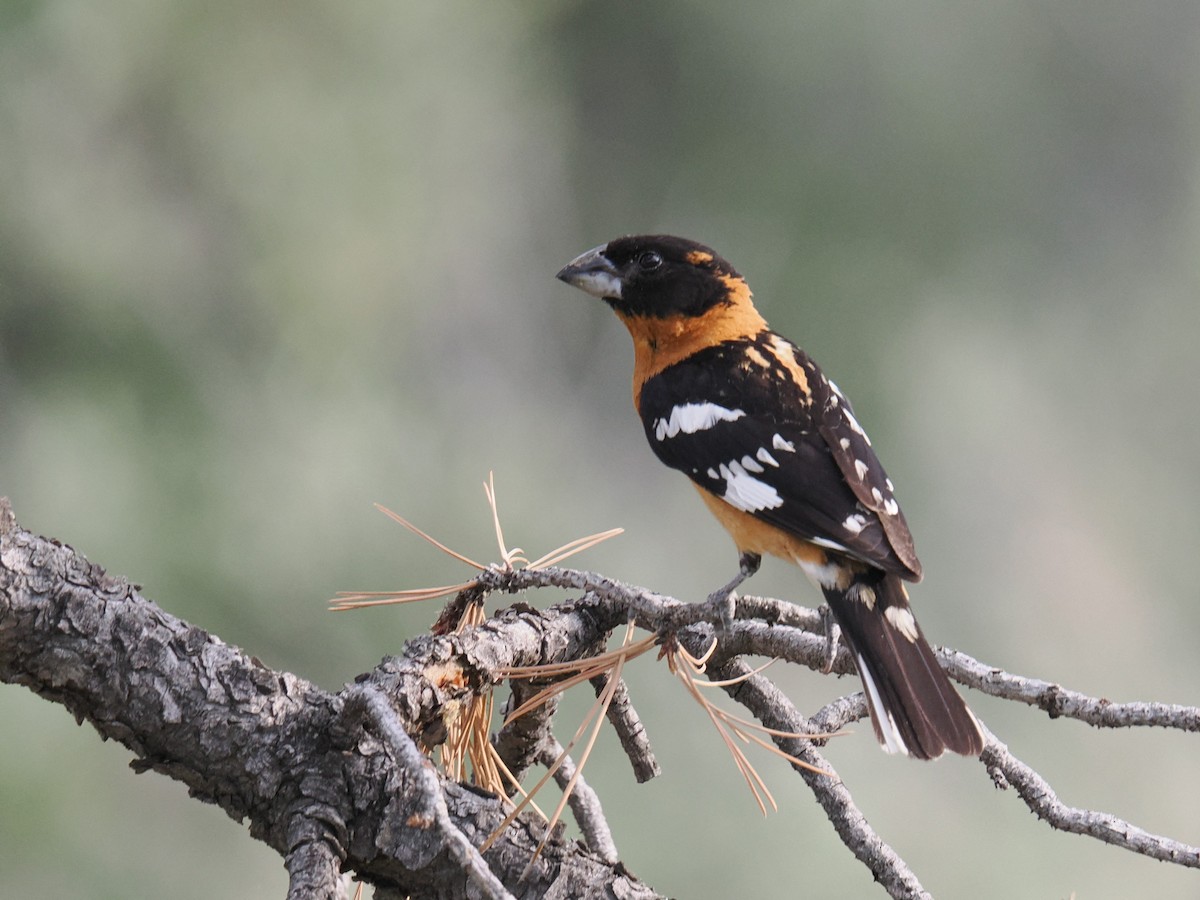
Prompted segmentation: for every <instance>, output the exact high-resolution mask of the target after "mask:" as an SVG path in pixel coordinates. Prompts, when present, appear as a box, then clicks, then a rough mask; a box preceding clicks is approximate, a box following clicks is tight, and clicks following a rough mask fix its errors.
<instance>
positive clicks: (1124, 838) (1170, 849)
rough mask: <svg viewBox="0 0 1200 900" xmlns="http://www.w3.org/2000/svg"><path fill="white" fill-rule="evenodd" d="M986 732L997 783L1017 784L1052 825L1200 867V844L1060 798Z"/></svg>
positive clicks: (986, 759)
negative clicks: (1187, 841)
mask: <svg viewBox="0 0 1200 900" xmlns="http://www.w3.org/2000/svg"><path fill="white" fill-rule="evenodd" d="M984 733H985V734H986V736H987V745H986V746H985V747H984V750H983V756H982V757H981V759H982V760H983V764H984V765H985V766H986V767H987V770H988V772H990V773H991V775H992V780H993V781H994V782H995V784H996V786H997V787H999V788H1001V789H1007V788H1008V787H1010V786H1011V787H1012V788H1014V789H1015V790H1016V792H1017V794H1018V795H1019V796H1020V798H1021V799H1022V800H1024V801H1025V805H1026V806H1028V807H1029V808H1030V809H1031V810H1033V812H1034V813H1035V814H1036V815H1037V817H1038V818H1039V819H1042V820H1044V821H1045V822H1046V823H1047V824H1048V825H1050V827H1051V828H1057V829H1058V830H1059V831H1067V832H1070V833H1071V834H1082V835H1086V836H1087V837H1093V838H1096V840H1098V841H1103V842H1104V843H1106V844H1112V845H1113V846H1115V847H1123V848H1124V849H1126V850H1130V851H1132V852H1134V853H1140V854H1142V855H1143V856H1149V857H1150V858H1151V859H1157V860H1161V861H1163V862H1171V863H1175V864H1176V865H1180V866H1187V867H1189V868H1192V869H1196V868H1200V848H1197V847H1190V846H1188V845H1187V844H1184V843H1181V842H1179V841H1176V840H1173V839H1171V838H1168V837H1162V836H1160V835H1157V834H1151V833H1150V832H1148V831H1145V830H1144V829H1141V828H1138V827H1137V826H1136V825H1131V824H1130V823H1129V822H1126V821H1125V820H1124V819H1118V818H1117V817H1116V816H1113V815H1109V814H1108V813H1105V812H1097V811H1095V810H1090V809H1079V808H1078V807H1073V806H1067V805H1066V804H1065V803H1063V802H1062V801H1061V800H1059V799H1058V795H1057V794H1055V792H1054V789H1053V788H1052V787H1050V784H1049V782H1047V781H1046V779H1044V778H1042V776H1041V775H1039V774H1038V773H1037V772H1035V771H1034V770H1033V769H1031V768H1030V767H1029V766H1028V765H1026V764H1025V763H1023V762H1021V760H1019V759H1017V758H1016V757H1015V756H1013V755H1012V754H1011V753H1010V752H1009V750H1008V747H1006V746H1005V745H1004V744H1003V743H1002V742H1001V741H1000V740H999V739H998V738H997V737H996V736H995V735H994V734H992V733H991V732H990V731H988V730H987V728H986V727H985V728H984Z"/></svg>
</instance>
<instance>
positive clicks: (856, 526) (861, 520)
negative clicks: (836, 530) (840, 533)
mask: <svg viewBox="0 0 1200 900" xmlns="http://www.w3.org/2000/svg"><path fill="white" fill-rule="evenodd" d="M842 527H843V528H845V529H846V530H847V531H848V532H850V533H851V534H859V533H861V532H862V530H863V529H864V528H866V527H867V517H866V516H864V515H863V514H862V513H854V515H851V516H846V521H845V522H843V523H842Z"/></svg>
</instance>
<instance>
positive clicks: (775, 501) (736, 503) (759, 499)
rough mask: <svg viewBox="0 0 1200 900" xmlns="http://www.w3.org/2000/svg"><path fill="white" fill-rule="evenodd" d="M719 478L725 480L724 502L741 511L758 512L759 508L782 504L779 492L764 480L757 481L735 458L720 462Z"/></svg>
mask: <svg viewBox="0 0 1200 900" xmlns="http://www.w3.org/2000/svg"><path fill="white" fill-rule="evenodd" d="M719 471H720V475H721V478H722V479H724V481H725V493H724V494H723V495H722V496H723V497H724V499H725V502H726V503H728V504H729V505H730V506H732V507H734V508H735V509H740V510H742V512H748V513H753V512H758V511H759V510H760V509H776V508H778V507H780V506H783V498H782V497H780V496H779V492H778V491H777V490H775V488H773V487H771V486H770V485H769V484H767V483H766V482H764V481H759V480H758V479H757V478H755V477H754V476H753V475H751V474H750V473H749V472H747V471H746V469H745V468H744V467H743V466H742V464H741V463H740V462H738V461H737V460H736V459H735V460H733V461H732V462H729V463H721V467H720V470H719Z"/></svg>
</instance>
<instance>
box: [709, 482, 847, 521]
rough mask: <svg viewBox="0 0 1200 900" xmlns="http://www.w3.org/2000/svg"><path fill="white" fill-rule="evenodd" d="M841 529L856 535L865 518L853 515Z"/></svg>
mask: <svg viewBox="0 0 1200 900" xmlns="http://www.w3.org/2000/svg"><path fill="white" fill-rule="evenodd" d="M709 471H710V472H711V471H712V469H709ZM842 527H843V528H845V529H846V530H847V531H848V532H850V533H851V534H858V533H859V532H861V531H862V530H863V529H864V528H866V527H867V518H866V516H864V515H862V514H861V513H855V514H854V515H852V516H847V517H846V521H845V522H843V523H842Z"/></svg>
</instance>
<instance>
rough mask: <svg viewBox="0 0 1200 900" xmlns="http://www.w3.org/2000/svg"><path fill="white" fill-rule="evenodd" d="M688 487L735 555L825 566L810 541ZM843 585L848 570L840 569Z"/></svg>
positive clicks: (823, 556)
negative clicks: (731, 544)
mask: <svg viewBox="0 0 1200 900" xmlns="http://www.w3.org/2000/svg"><path fill="white" fill-rule="evenodd" d="M692 486H693V487H694V488H695V489H696V491H697V492H698V493H699V494H700V499H701V500H703V501H704V505H705V506H707V507H708V511H709V512H711V513H712V514H713V517H714V518H715V519H716V520H717V521H718V522H720V523H721V525H722V527H724V529H725V530H726V531H728V532H729V536H730V537H732V538H733V542H734V544H736V545H737V548H738V552H739V553H747V552H748V553H758V554H760V555H763V556H775V557H778V558H779V559H783V560H786V561H787V562H790V563H792V564H794V565H798V564H801V563H804V564H808V565H812V566H822V567H823V566H826V565H828V563H829V555H828V554H827V553H826V552H825V551H824V550H822V549H821V548H820V547H818V546H817V545H816V544H813V543H811V542H810V541H806V540H804V538H801V537H796V536H795V535H792V534H788V533H787V532H786V531H783V530H782V529H780V528H778V527H776V526H775V525H771V524H769V523H767V522H764V521H762V520H761V519H757V518H755V517H754V516H752V515H751V514H750V513H748V512H743V511H742V510H740V509H735V508H734V507H732V506H730V505H729V504H728V503H726V502H725V501H724V500H722V499H721V498H720V497H718V496H717V495H716V494H714V493H712V492H711V491H706V490H705V489H704V488H702V487H701V486H700V485H698V484H696V483H695V482H693V483H692ZM842 572H844V577H845V579H846V584H845V585H842V587H849V583H850V575H851V571H850V567H848V566H847V567H843V569H842Z"/></svg>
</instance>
